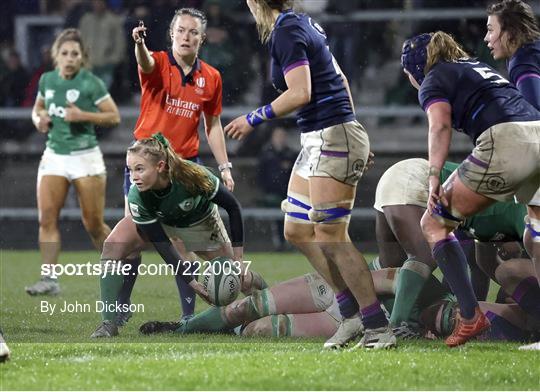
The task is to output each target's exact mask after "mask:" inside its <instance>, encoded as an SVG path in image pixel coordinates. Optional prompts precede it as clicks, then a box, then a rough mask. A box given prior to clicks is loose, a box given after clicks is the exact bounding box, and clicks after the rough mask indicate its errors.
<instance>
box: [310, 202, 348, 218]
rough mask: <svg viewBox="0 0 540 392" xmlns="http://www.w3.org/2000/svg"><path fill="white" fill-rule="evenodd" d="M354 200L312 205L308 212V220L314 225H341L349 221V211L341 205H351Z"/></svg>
mask: <svg viewBox="0 0 540 392" xmlns="http://www.w3.org/2000/svg"><path fill="white" fill-rule="evenodd" d="M353 203H354V200H343V201H338V202H333V203H321V204H317V205H314V206H313V208H312V209H311V210H309V213H308V216H309V219H310V220H311V221H312V222H314V223H341V222H347V223H348V222H349V221H350V220H351V209H350V208H345V207H341V206H342V205H344V204H346V205H351V206H352V205H353Z"/></svg>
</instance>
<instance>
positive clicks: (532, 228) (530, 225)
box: [525, 215, 540, 243]
mask: <svg viewBox="0 0 540 392" xmlns="http://www.w3.org/2000/svg"><path fill="white" fill-rule="evenodd" d="M525 230H527V231H528V232H529V234H530V235H531V238H532V241H533V242H535V243H540V219H536V218H532V217H530V216H528V215H527V216H525Z"/></svg>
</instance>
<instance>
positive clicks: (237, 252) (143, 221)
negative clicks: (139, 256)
mask: <svg viewBox="0 0 540 392" xmlns="http://www.w3.org/2000/svg"><path fill="white" fill-rule="evenodd" d="M126 165H127V168H128V169H129V173H130V176H131V180H132V182H133V184H132V186H131V188H130V190H129V194H128V206H129V209H130V215H129V216H127V217H124V218H123V219H122V220H121V221H120V222H119V223H118V224H117V225H116V226H115V228H114V229H113V231H112V233H111V234H110V235H109V237H108V238H107V239H106V241H105V243H104V245H103V253H102V255H101V262H102V266H103V270H102V272H103V273H102V275H101V280H100V287H101V302H102V303H103V311H102V318H103V322H102V323H101V325H100V326H99V327H98V328H97V329H96V331H95V332H94V333H93V334H92V337H111V336H115V335H117V334H118V327H117V325H116V312H117V311H118V309H117V306H116V305H117V302H116V300H117V298H118V292H119V290H120V288H121V286H122V283H123V278H124V276H123V273H118V272H119V271H118V270H117V269H115V268H117V267H116V266H117V265H118V264H119V263H121V261H122V260H124V259H125V258H126V257H127V256H129V255H130V254H132V253H133V252H138V251H140V250H141V249H142V248H143V247H144V245H145V242H146V241H149V242H151V243H152V244H153V245H154V247H155V248H156V250H157V251H158V252H159V254H160V255H161V257H162V258H163V260H164V261H165V262H166V263H167V264H169V265H170V266H172V267H173V271H175V274H176V279H177V280H179V279H183V280H184V281H185V282H186V283H187V284H189V285H190V286H191V287H192V288H193V289H194V291H195V292H196V293H197V294H198V295H199V296H201V297H202V298H203V299H204V300H205V301H207V302H208V293H207V292H206V290H205V289H204V288H203V286H202V284H201V283H199V282H197V280H196V279H195V277H194V276H193V275H192V273H191V270H190V267H191V265H192V264H191V263H185V262H184V260H181V258H180V255H179V254H178V251H177V250H176V248H175V247H174V246H173V245H172V243H171V241H170V239H175V240H176V239H181V240H182V242H183V244H184V246H185V248H186V249H185V250H186V251H187V252H195V253H197V254H198V255H199V256H200V257H203V258H204V260H210V259H213V258H215V257H217V256H226V257H229V258H231V259H232V260H234V261H239V262H240V263H239V264H240V266H242V270H241V271H238V274H239V275H240V278H241V281H242V289H243V292H248V291H249V290H250V289H251V288H258V289H261V288H265V286H266V284H265V283H264V282H263V281H262V279H258V274H256V273H253V272H252V271H250V272H247V271H246V269H245V268H243V267H244V264H243V256H244V255H243V252H244V251H243V241H244V227H243V222H242V212H241V207H240V203H239V202H238V200H237V199H236V198H235V197H234V195H233V194H232V193H231V192H230V191H229V190H228V189H227V188H226V187H225V186H224V185H223V184H221V183H220V182H219V180H218V178H217V177H215V176H214V175H213V174H212V173H210V171H208V170H207V169H206V168H204V167H203V166H200V165H198V164H196V163H193V162H190V161H188V160H185V159H182V158H180V157H179V156H178V155H177V154H175V152H174V151H173V150H172V148H171V147H170V146H169V142H168V141H167V139H166V138H165V137H164V136H163V135H161V134H156V135H154V136H153V137H151V138H148V139H141V140H138V141H136V142H135V143H134V144H133V145H132V146H131V147H129V148H128V152H127V157H126ZM218 206H220V207H222V208H224V209H225V210H226V211H227V214H228V215H229V222H230V229H231V240H229V236H228V234H227V231H226V229H225V226H224V225H223V222H222V220H221V217H220V215H219V212H218ZM128 273H129V272H128Z"/></svg>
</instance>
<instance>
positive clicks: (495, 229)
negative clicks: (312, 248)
mask: <svg viewBox="0 0 540 392" xmlns="http://www.w3.org/2000/svg"><path fill="white" fill-rule="evenodd" d="M458 166H459V165H458V164H457V163H453V162H445V163H444V166H443V168H442V170H441V175H440V178H441V183H444V181H446V179H447V178H448V177H450V174H452V172H454V171H455V170H456V169H457V168H458ZM525 215H527V207H526V206H525V205H523V204H517V203H514V202H496V203H494V204H492V205H491V206H489V207H488V208H486V209H485V210H484V211H482V212H479V213H478V214H475V215H473V216H471V217H470V218H467V219H466V220H465V222H463V223H462V224H461V226H460V227H461V228H463V229H464V230H467V231H469V232H470V233H471V234H472V235H473V236H474V238H476V239H477V240H478V241H519V240H521V239H523V231H524V230H525V223H524V217H525Z"/></svg>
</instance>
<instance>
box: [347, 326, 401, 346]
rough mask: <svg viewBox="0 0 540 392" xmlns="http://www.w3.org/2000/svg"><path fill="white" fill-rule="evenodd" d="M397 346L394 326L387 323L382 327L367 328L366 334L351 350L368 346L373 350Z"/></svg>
mask: <svg viewBox="0 0 540 392" xmlns="http://www.w3.org/2000/svg"><path fill="white" fill-rule="evenodd" d="M394 347H396V336H395V335H394V332H392V328H391V327H390V326H389V325H387V326H385V327H380V328H372V329H369V328H366V330H365V331H364V336H362V339H360V342H358V343H357V344H356V346H354V347H353V348H352V349H351V350H357V349H362V348H367V349H371V350H381V349H387V348H394Z"/></svg>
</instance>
